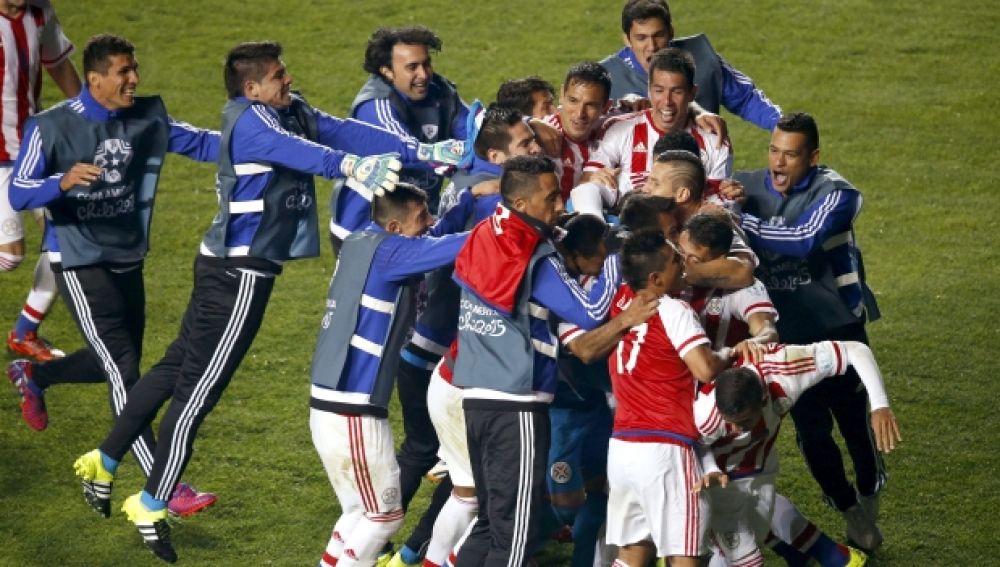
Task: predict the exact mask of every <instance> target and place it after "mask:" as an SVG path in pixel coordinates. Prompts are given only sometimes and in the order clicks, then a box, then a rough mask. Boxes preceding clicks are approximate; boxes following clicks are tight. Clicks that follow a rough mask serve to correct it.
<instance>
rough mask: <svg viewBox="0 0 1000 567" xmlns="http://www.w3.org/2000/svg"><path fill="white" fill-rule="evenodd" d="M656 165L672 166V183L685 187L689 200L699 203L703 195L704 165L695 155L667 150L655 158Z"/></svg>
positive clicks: (683, 151) (682, 151)
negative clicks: (673, 169)
mask: <svg viewBox="0 0 1000 567" xmlns="http://www.w3.org/2000/svg"><path fill="white" fill-rule="evenodd" d="M656 163H665V164H669V165H671V166H673V167H674V168H675V172H674V173H673V177H674V178H675V180H674V183H677V184H679V185H681V186H684V187H687V188H688V190H689V191H691V200H692V201H694V202H698V201H701V198H702V196H704V194H705V182H706V177H705V164H704V163H702V161H701V158H699V157H698V156H697V155H696V154H692V153H691V152H689V151H685V150H667V151H665V152H663V153H662V154H659V155H657V156H656Z"/></svg>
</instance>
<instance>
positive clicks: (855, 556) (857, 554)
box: [847, 547, 868, 567]
mask: <svg viewBox="0 0 1000 567" xmlns="http://www.w3.org/2000/svg"><path fill="white" fill-rule="evenodd" d="M847 551H848V552H849V553H850V556H849V557H848V558H847V567H863V566H864V564H865V563H868V556H867V555H865V554H864V553H863V552H862V551H861V550H858V549H854V548H853V547H848V548H847Z"/></svg>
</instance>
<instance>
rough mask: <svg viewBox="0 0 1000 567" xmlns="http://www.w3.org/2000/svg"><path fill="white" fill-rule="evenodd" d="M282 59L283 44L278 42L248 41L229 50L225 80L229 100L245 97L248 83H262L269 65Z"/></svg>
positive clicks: (224, 71) (224, 72)
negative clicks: (245, 88) (245, 86)
mask: <svg viewBox="0 0 1000 567" xmlns="http://www.w3.org/2000/svg"><path fill="white" fill-rule="evenodd" d="M279 59H281V44H280V43H278V42H276V41H248V42H246V43H241V44H239V45H237V46H236V47H234V48H232V49H230V50H229V53H228V54H227V55H226V67H225V69H224V70H223V78H224V80H225V83H226V94H227V95H229V98H236V97H239V96H243V95H244V94H245V93H244V92H243V85H244V84H246V82H247V81H254V82H258V83H259V82H260V81H262V80H264V75H266V74H267V65H268V63H270V62H272V61H277V60H279Z"/></svg>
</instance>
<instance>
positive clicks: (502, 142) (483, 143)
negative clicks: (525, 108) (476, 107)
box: [472, 103, 524, 159]
mask: <svg viewBox="0 0 1000 567" xmlns="http://www.w3.org/2000/svg"><path fill="white" fill-rule="evenodd" d="M485 112H486V114H484V115H483V125H482V126H481V127H480V128H479V135H478V136H477V137H476V141H475V143H474V144H473V146H472V147H473V149H475V151H476V155H477V156H479V157H480V158H482V159H486V153H487V152H488V151H489V150H500V151H504V152H506V151H507V146H509V145H510V140H511V136H510V127H511V126H514V125H515V124H517V123H518V122H521V121H522V120H523V119H524V115H523V114H521V111H520V110H517V109H516V108H510V107H507V106H500V105H498V104H496V103H494V104H491V105H490V106H489V108H487V109H486V110H485Z"/></svg>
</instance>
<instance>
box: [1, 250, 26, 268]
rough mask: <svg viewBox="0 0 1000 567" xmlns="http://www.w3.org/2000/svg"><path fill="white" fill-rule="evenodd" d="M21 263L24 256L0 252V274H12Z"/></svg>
mask: <svg viewBox="0 0 1000 567" xmlns="http://www.w3.org/2000/svg"><path fill="white" fill-rule="evenodd" d="M23 261H24V256H23V255H21V254H12V253H10V252H0V272H13V271H14V270H16V269H17V267H18V266H20V265H21V262H23Z"/></svg>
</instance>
